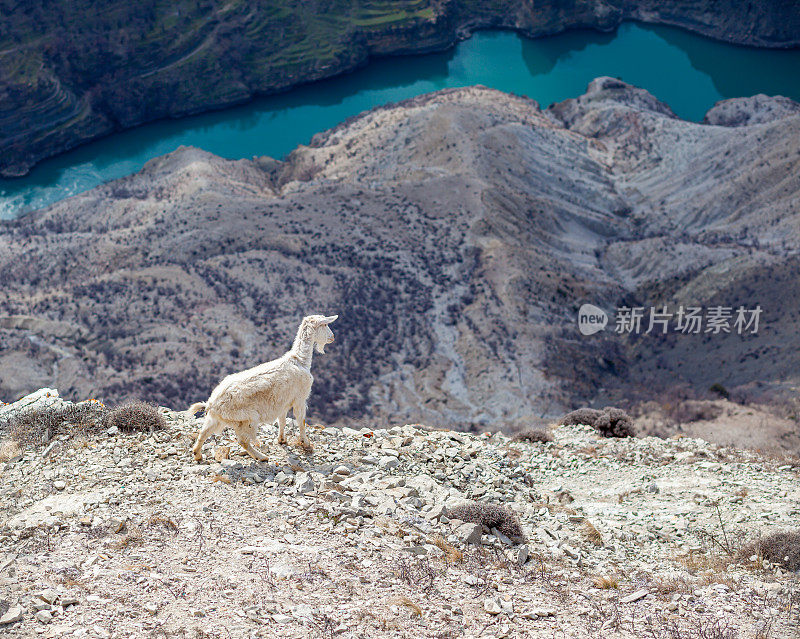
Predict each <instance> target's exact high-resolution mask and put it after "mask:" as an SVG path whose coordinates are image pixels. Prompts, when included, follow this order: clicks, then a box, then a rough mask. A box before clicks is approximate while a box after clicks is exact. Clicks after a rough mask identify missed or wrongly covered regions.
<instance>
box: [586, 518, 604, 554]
mask: <svg viewBox="0 0 800 639" xmlns="http://www.w3.org/2000/svg"><path fill="white" fill-rule="evenodd" d="M581 535H582V536H583V538H584V539H585V540H586V541H588V542H589V543H590V544H594V545H595V546H597V547H599V548H602V547H603V535H601V534H600V531H599V530H597V528H595V527H594V525H593V524H592V522H590V521H589V520H588V519H587V520H585V521H584V522H583V525H582V526H581Z"/></svg>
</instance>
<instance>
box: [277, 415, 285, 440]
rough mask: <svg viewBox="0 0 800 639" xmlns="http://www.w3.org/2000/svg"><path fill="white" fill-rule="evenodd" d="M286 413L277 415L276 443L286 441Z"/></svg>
mask: <svg viewBox="0 0 800 639" xmlns="http://www.w3.org/2000/svg"><path fill="white" fill-rule="evenodd" d="M285 431H286V413H284V414H283V415H281V416H280V417H278V443H279V444H285V443H286V432H285Z"/></svg>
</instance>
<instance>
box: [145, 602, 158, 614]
mask: <svg viewBox="0 0 800 639" xmlns="http://www.w3.org/2000/svg"><path fill="white" fill-rule="evenodd" d="M144 609H145V610H146V611H147V612H149V613H150V614H151V615H154V614H156V613H157V612H158V605H157V604H154V603H146V604H145V605H144Z"/></svg>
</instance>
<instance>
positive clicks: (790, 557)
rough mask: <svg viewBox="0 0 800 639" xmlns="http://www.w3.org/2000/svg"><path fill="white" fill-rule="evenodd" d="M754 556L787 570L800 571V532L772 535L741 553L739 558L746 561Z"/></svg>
mask: <svg viewBox="0 0 800 639" xmlns="http://www.w3.org/2000/svg"><path fill="white" fill-rule="evenodd" d="M753 555H757V556H758V557H760V558H761V559H764V560H766V561H768V562H770V563H772V564H778V565H781V566H783V567H784V568H786V569H787V570H792V571H794V570H800V530H794V531H786V532H776V533H772V534H771V535H767V536H766V537H761V538H759V539H756V540H755V541H753V542H751V543H749V544H747V545H746V546H744V547H743V548H742V549H741V550H740V551H739V556H740V557H741V558H744V559H747V558H749V557H751V556H753Z"/></svg>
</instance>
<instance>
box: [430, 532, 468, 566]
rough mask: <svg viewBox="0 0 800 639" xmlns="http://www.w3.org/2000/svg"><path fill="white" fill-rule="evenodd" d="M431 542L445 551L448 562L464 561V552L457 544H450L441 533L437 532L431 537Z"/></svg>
mask: <svg viewBox="0 0 800 639" xmlns="http://www.w3.org/2000/svg"><path fill="white" fill-rule="evenodd" d="M431 543H432V544H433V545H434V546H436V547H437V548H440V549H441V550H442V551H443V552H444V558H445V561H447V563H450V564H455V563H461V562H462V561H464V553H463V552H461V551H460V550H459V549H458V548H456V547H455V546H452V545H450V544H448V543H447V541H446V540H445V538H444V537H442V536H441V535H439V534H436V535H434V536H433V537H431Z"/></svg>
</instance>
